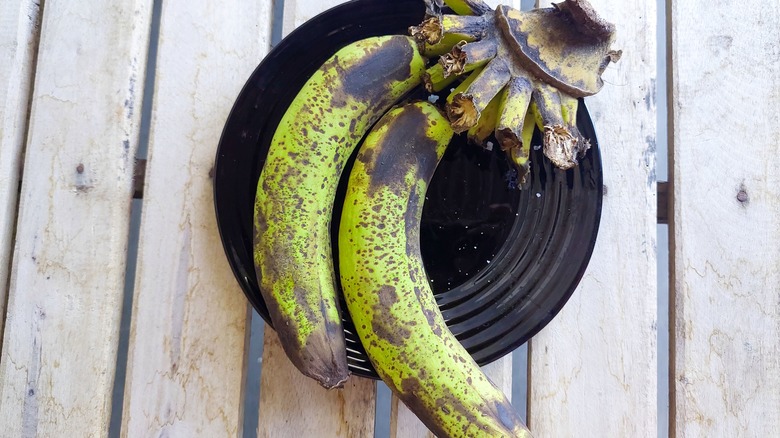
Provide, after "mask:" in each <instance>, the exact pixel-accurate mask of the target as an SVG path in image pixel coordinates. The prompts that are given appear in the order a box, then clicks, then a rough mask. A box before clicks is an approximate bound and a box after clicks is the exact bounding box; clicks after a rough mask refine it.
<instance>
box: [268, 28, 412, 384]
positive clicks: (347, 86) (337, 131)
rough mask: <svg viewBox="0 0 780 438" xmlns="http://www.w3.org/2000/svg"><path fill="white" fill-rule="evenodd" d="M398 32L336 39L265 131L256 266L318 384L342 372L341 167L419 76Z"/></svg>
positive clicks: (279, 319) (295, 353)
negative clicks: (334, 217)
mask: <svg viewBox="0 0 780 438" xmlns="http://www.w3.org/2000/svg"><path fill="white" fill-rule="evenodd" d="M424 73H425V61H424V59H423V58H422V56H421V55H420V53H419V51H418V48H417V44H416V42H415V41H414V40H413V39H411V38H409V37H405V36H398V35H396V36H382V37H374V38H368V39H365V40H361V41H358V42H355V43H352V44H350V45H348V46H347V47H345V48H343V49H341V50H339V51H338V53H336V54H335V55H334V56H333V57H331V58H330V59H329V60H328V61H327V62H325V64H323V65H322V66H321V67H320V68H319V69H318V70H317V71H316V72H315V73H314V75H313V76H312V77H311V78H310V79H309V80H308V82H307V83H306V84H305V85H304V86H303V88H302V89H301V91H300V92H299V93H298V95H297V96H296V97H295V99H294V100H293V102H292V104H291V105H290V106H289V108H288V109H287V111H286V113H285V114H284V116H283V118H282V120H281V121H280V123H279V126H278V127H277V129H276V132H275V134H274V136H273V139H272V142H271V145H270V149H269V151H268V156H267V158H266V162H265V165H264V166H263V171H262V173H261V175H260V179H259V181H258V184H257V194H256V198H255V211H254V216H255V223H254V225H255V239H254V261H255V270H256V273H257V276H258V280H259V282H260V290H261V292H262V295H263V298H264V300H265V303H266V304H267V306H268V311H269V314H270V317H271V321H272V323H273V326H274V328H275V329H276V331H277V333H278V334H279V338H280V340H281V344H282V346H283V347H284V350H285V352H286V354H287V356H288V357H289V358H290V360H291V361H292V362H293V364H294V365H295V366H296V367H297V368H298V369H299V370H300V371H301V372H302V373H303V374H305V375H307V376H309V377H312V378H314V379H316V380H317V381H318V382H319V383H320V384H321V385H322V386H324V387H326V388H333V387H339V386H341V385H342V384H343V382H344V381H345V380H346V379H347V377H348V376H349V371H348V368H347V358H346V349H345V341H344V332H343V327H342V322H341V311H340V309H339V305H338V298H337V297H338V295H337V292H336V282H335V276H336V275H335V271H334V267H333V257H332V252H331V237H330V222H331V212H332V208H333V202H334V198H335V194H336V189H337V187H338V183H339V177H340V175H341V172H342V169H343V168H344V166H345V164H346V162H347V160H348V158H349V157H350V155H351V154H352V151H353V150H354V148H355V147H356V146H357V145H358V144H359V142H360V140H361V138H362V137H363V135H364V134H365V133H366V132H367V131H368V129H369V128H370V126H371V125H372V124H373V123H374V122H376V120H378V119H379V118H380V117H381V116H382V115H383V114H384V113H385V112H386V111H387V110H388V109H390V108H391V107H392V105H394V104H395V103H396V102H397V101H399V100H400V99H401V98H402V97H403V96H404V95H405V94H407V93H408V92H409V91H411V90H412V89H413V88H414V87H415V86H417V85H418V84H420V83H421V81H422V76H423V74H424Z"/></svg>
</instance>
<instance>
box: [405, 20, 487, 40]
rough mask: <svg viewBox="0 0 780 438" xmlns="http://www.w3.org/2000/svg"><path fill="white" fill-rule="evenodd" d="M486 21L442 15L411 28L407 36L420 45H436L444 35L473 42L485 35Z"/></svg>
mask: <svg viewBox="0 0 780 438" xmlns="http://www.w3.org/2000/svg"><path fill="white" fill-rule="evenodd" d="M487 27H488V20H487V19H486V17H482V16H470V15H466V16H461V15H442V16H440V17H430V18H427V19H425V20H424V21H423V22H422V23H420V25H419V26H411V27H410V28H409V34H410V35H411V36H412V37H413V38H414V39H416V40H417V41H419V42H420V43H421V44H426V45H431V46H433V45H436V44H439V43H440V42H441V41H442V38H444V35H447V34H455V35H459V37H458V38H460V39H462V40H466V41H474V40H478V39H480V38H482V37H483V36H484V35H485V32H486V31H487Z"/></svg>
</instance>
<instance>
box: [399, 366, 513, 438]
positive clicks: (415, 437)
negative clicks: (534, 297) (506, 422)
mask: <svg viewBox="0 0 780 438" xmlns="http://www.w3.org/2000/svg"><path fill="white" fill-rule="evenodd" d="M482 371H483V372H484V373H485V375H487V376H488V377H489V378H490V380H492V381H493V383H495V384H496V386H498V387H499V388H500V389H501V390H502V391H504V394H506V396H507V398H508V399H509V401H510V402H511V401H512V355H511V354H508V355H506V356H504V357H502V358H501V359H499V360H497V361H495V362H493V363H491V364H488V365H486V366H484V367H482ZM390 438H435V436H434V435H433V433H431V432H430V431H429V430H428V428H427V427H425V425H424V424H422V422H421V421H420V420H419V419H418V418H417V417H416V416H415V415H414V414H413V413H412V411H410V410H409V408H407V407H406V405H404V404H403V403H402V402H401V401H400V400H399V399H398V397H395V396H393V398H392V401H391V404H390Z"/></svg>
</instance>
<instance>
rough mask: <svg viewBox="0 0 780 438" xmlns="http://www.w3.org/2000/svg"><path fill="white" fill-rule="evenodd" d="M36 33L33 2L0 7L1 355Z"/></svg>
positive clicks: (37, 19)
mask: <svg viewBox="0 0 780 438" xmlns="http://www.w3.org/2000/svg"><path fill="white" fill-rule="evenodd" d="M39 30H40V7H39V5H38V2H37V1H35V0H10V1H4V2H2V3H0V350H2V345H3V341H2V336H3V320H4V319H5V302H6V291H7V290H8V289H7V288H8V276H9V270H10V268H11V253H12V251H13V248H14V238H13V236H14V227H15V225H16V215H17V213H18V211H17V203H18V200H19V185H20V183H21V178H22V155H23V151H24V142H25V139H26V134H27V114H28V111H29V104H30V91H31V89H32V83H33V78H34V71H33V70H34V65H35V50H36V48H37V44H38V35H39Z"/></svg>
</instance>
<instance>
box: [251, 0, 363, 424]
mask: <svg viewBox="0 0 780 438" xmlns="http://www.w3.org/2000/svg"><path fill="white" fill-rule="evenodd" d="M344 2H345V0H286V1H285V4H284V18H283V25H282V34H283V35H287V34H288V33H290V31H292V30H293V29H294V28H295V27H297V26H299V25H301V24H303V23H304V22H306V21H307V20H309V19H310V18H312V17H314V16H315V15H317V14H319V13H320V12H323V11H325V10H327V9H329V8H331V7H333V6H336V5H338V4H341V3H344ZM263 345H264V346H263V367H262V374H261V382H260V408H259V421H258V432H257V434H258V436H260V437H273V438H276V437H280V438H281V437H292V438H298V437H302V436H328V437H364V436H373V434H374V411H375V406H376V384H375V382H373V381H371V380H368V379H362V378H359V377H354V376H353V377H351V378H350V379H349V380H348V381H347V383H346V384H345V386H344V388H343V389H337V390H332V391H329V392H328V391H325V390H324V389H323V388H321V387H320V386H319V385H318V384H317V383H316V382H314V380H311V379H309V378H307V377H305V376H303V375H302V374H301V373H300V372H299V371H298V370H297V369H295V367H294V366H293V365H292V363H291V362H290V361H289V360H288V359H287V356H285V355H284V352H283V350H282V346H281V344H280V343H279V339H278V336H277V335H276V332H274V331H273V330H271V329H270V328H269V329H268V330H265V339H264V344H263ZM301 419H306V420H305V421H301Z"/></svg>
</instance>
